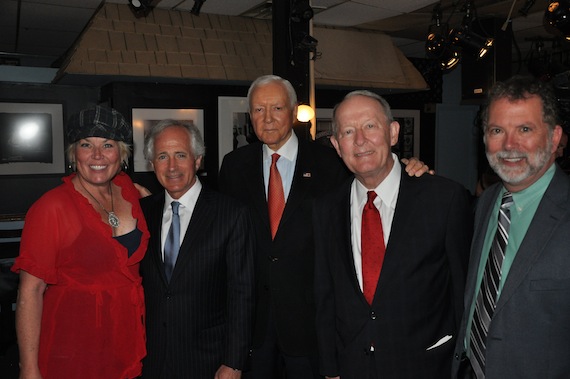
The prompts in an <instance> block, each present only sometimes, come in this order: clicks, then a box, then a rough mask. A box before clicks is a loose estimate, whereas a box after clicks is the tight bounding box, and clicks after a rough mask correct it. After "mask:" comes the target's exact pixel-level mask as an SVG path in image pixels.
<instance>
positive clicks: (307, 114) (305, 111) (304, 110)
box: [297, 104, 315, 122]
mask: <svg viewBox="0 0 570 379" xmlns="http://www.w3.org/2000/svg"><path fill="white" fill-rule="evenodd" d="M314 117H315V110H314V109H313V108H312V107H311V106H310V105H307V104H301V105H299V106H298V107H297V120H299V121H300V122H309V121H310V120H312V119H313V118H314Z"/></svg>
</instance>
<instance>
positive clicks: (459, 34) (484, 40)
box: [449, 0, 494, 59]
mask: <svg viewBox="0 0 570 379" xmlns="http://www.w3.org/2000/svg"><path fill="white" fill-rule="evenodd" d="M473 13H474V5H473V1H472V0H467V1H466V2H465V16H464V17H463V21H462V22H461V25H459V26H458V27H457V28H454V29H452V30H451V32H450V33H449V35H450V39H451V43H452V44H454V45H458V46H464V47H468V48H471V49H473V50H475V51H476V53H477V58H478V59H481V58H483V57H484V56H485V55H486V54H487V53H488V52H489V50H490V49H491V47H493V43H494V39H493V38H492V37H483V36H482V35H479V34H477V33H475V32H474V31H473V27H472V24H473V20H474V18H473Z"/></svg>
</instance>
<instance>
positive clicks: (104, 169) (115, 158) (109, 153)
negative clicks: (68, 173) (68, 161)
mask: <svg viewBox="0 0 570 379" xmlns="http://www.w3.org/2000/svg"><path fill="white" fill-rule="evenodd" d="M74 151H75V154H74V159H75V164H76V167H77V175H78V176H80V177H81V178H82V179H83V180H84V181H85V182H87V183H89V184H91V185H103V184H104V185H107V184H108V183H109V182H110V181H111V180H112V179H113V178H114V177H115V175H117V173H118V172H119V170H120V169H121V153H120V149H119V145H118V143H117V141H114V140H110V139H106V138H101V137H88V138H83V139H80V140H79V141H77V142H76V143H75V145H74Z"/></svg>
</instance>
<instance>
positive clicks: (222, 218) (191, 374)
mask: <svg viewBox="0 0 570 379" xmlns="http://www.w3.org/2000/svg"><path fill="white" fill-rule="evenodd" d="M164 199H165V195H164V193H163V192H161V193H159V194H156V195H154V196H149V197H147V198H144V199H142V200H141V205H142V208H143V211H144V214H145V217H146V219H147V223H148V228H149V230H150V233H151V239H150V243H149V248H148V251H147V254H146V256H145V258H144V259H143V261H142V262H141V275H142V276H143V287H144V290H145V300H146V310H147V318H146V322H147V350H148V355H147V357H146V359H145V360H144V361H143V376H144V377H145V378H151V379H157V378H168V379H173V378H191V379H212V378H213V377H214V374H215V372H216V370H217V369H218V367H219V366H220V365H221V364H225V365H226V366H229V367H233V368H239V369H243V367H244V365H245V362H246V359H247V356H248V352H249V348H250V341H251V320H252V309H253V239H252V234H251V222H250V218H249V213H248V212H247V210H246V209H245V207H243V206H241V205H238V204H237V203H236V202H235V201H234V200H232V199H230V198H229V197H226V196H224V195H222V194H219V193H217V192H214V191H211V190H208V189H207V188H206V187H203V188H202V191H201V193H200V195H199V197H198V201H197V202H196V207H195V209H194V212H193V214H192V218H191V220H190V224H189V226H188V230H187V232H186V235H185V236H184V239H183V242H182V245H181V247H180V253H179V256H178V260H177V262H176V266H175V268H174V272H173V274H172V279H171V281H170V283H167V281H166V278H165V274H164V265H163V262H162V255H161V242H160V241H161V239H160V234H161V225H162V213H163V207H164V201H165V200H164Z"/></svg>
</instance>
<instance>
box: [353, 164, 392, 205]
mask: <svg viewBox="0 0 570 379" xmlns="http://www.w3.org/2000/svg"><path fill="white" fill-rule="evenodd" d="M392 159H394V164H393V165H392V169H391V170H390V173H389V174H388V176H386V178H384V180H383V181H382V182H381V183H380V184H379V185H378V186H377V187H376V188H374V192H376V195H378V197H379V198H380V200H382V203H384V204H385V205H386V206H389V207H390V208H392V209H395V208H396V201H397V199H398V192H399V190H400V177H401V175H402V167H401V166H400V163H399V162H400V160H399V159H398V156H397V155H396V154H394V153H392ZM355 182H357V185H356V187H355V189H356V199H357V201H358V204H361V205H362V206H364V204H366V202H367V201H368V195H367V193H368V191H370V190H369V189H368V188H366V187H365V186H364V185H363V184H362V183H360V182H359V181H358V180H356V179H355Z"/></svg>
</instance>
